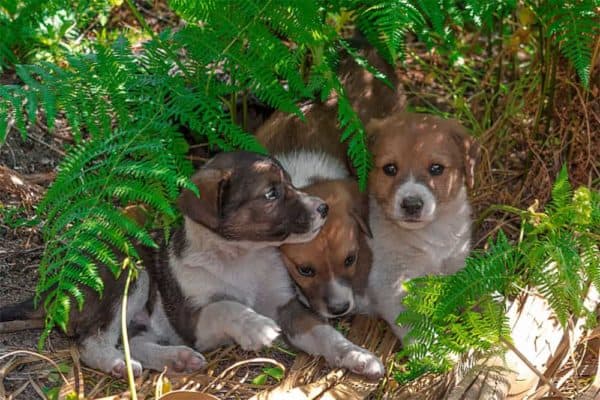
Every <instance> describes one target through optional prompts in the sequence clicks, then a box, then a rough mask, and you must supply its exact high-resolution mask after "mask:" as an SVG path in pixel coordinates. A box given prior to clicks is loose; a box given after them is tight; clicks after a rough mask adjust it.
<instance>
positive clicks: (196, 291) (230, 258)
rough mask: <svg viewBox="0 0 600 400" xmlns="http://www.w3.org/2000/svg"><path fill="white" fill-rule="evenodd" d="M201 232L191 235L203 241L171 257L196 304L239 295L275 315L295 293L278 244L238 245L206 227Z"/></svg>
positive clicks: (177, 275)
mask: <svg viewBox="0 0 600 400" xmlns="http://www.w3.org/2000/svg"><path fill="white" fill-rule="evenodd" d="M191 230H192V231H193V230H194V229H193V228H192V229H191ZM188 233H190V230H189V229H188ZM199 233H200V232H195V235H194V236H192V235H190V236H192V237H195V238H196V239H198V240H202V241H203V242H202V243H201V244H200V243H198V242H197V241H193V242H191V243H190V245H189V247H188V249H187V250H186V251H185V252H184V255H183V256H182V257H181V258H177V257H171V268H172V269H173V272H174V275H175V279H176V280H177V282H178V283H179V286H180V287H181V290H182V292H183V295H184V297H185V298H186V301H188V302H189V304H190V305H192V306H193V307H201V306H203V305H206V304H207V303H208V302H212V301H215V300H218V299H235V300H236V301H238V302H240V303H242V304H245V305H247V306H249V307H251V308H253V309H255V310H256V311H257V312H259V313H261V314H263V315H266V316H269V317H272V316H274V315H275V314H276V312H277V308H278V307H279V306H281V305H283V304H285V303H287V302H288V301H289V300H290V299H291V298H292V297H293V296H294V292H293V287H292V285H291V283H290V278H289V276H288V274H287V270H286V268H285V265H284V264H283V261H282V260H281V256H280V255H279V252H278V250H277V249H276V248H275V247H272V246H269V247H262V248H258V249H255V248H254V247H255V246H256V245H254V246H253V245H252V244H247V243H242V244H237V245H234V244H230V243H227V242H224V241H223V240H214V237H213V234H211V233H208V232H206V231H204V232H202V233H201V234H199ZM190 236H188V237H190ZM194 242H196V243H194Z"/></svg>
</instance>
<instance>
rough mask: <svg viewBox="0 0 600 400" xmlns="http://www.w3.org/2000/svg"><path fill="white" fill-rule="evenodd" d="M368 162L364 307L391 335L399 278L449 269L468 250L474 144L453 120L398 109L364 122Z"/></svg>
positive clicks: (397, 308)
mask: <svg viewBox="0 0 600 400" xmlns="http://www.w3.org/2000/svg"><path fill="white" fill-rule="evenodd" d="M367 133H368V134H369V135H370V142H371V144H370V148H371V151H372V153H373V157H374V162H375V166H374V167H373V170H372V171H371V173H370V176H369V194H370V196H371V201H370V222H371V228H372V229H373V239H372V240H369V245H370V246H371V249H372V251H373V265H372V268H371V273H370V275H369V286H368V289H367V296H365V297H364V298H363V299H361V302H360V303H361V306H360V308H362V309H363V310H364V311H367V312H371V313H375V314H379V315H380V316H382V317H383V318H384V319H385V320H386V321H387V322H388V323H389V324H390V326H391V327H392V328H393V329H394V331H395V333H396V334H397V336H398V337H402V336H403V331H402V330H401V329H400V328H398V327H397V326H396V324H395V320H396V317H397V316H398V314H399V313H400V311H402V307H401V299H402V297H403V296H404V294H405V293H404V290H403V287H402V283H403V282H405V281H406V280H408V279H412V278H415V277H417V276H423V275H428V274H447V273H453V272H456V271H457V270H458V269H459V268H461V267H462V266H463V264H464V260H465V257H466V256H467V255H468V253H469V251H470V241H471V207H470V205H469V202H468V199H467V187H469V188H472V187H473V184H474V173H475V165H476V163H477V161H478V158H479V146H478V144H477V143H476V142H475V141H474V139H473V138H472V137H471V136H470V135H469V134H468V133H467V131H466V130H465V128H463V127H462V126H461V125H460V124H459V123H458V122H456V121H452V120H445V119H442V118H438V117H434V116H430V115H420V114H412V113H403V114H398V115H392V116H390V117H387V118H384V119H381V120H373V121H371V123H369V124H368V126H367Z"/></svg>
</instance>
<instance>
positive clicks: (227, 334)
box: [194, 300, 280, 351]
mask: <svg viewBox="0 0 600 400" xmlns="http://www.w3.org/2000/svg"><path fill="white" fill-rule="evenodd" d="M195 333H196V343H195V346H194V347H195V348H196V349H199V350H201V351H202V350H207V349H212V348H215V347H217V346H219V345H222V344H224V343H227V342H228V341H229V340H230V339H233V340H234V341H235V342H236V343H238V344H239V345H240V346H241V347H242V348H243V349H244V350H259V349H261V348H263V347H265V346H270V345H271V343H273V341H274V340H275V339H276V338H277V337H278V336H279V333H280V329H279V326H278V325H277V324H276V323H275V321H273V320H272V319H271V318H268V317H265V316H263V315H260V314H258V313H257V312H256V311H254V310H253V309H251V308H250V307H248V306H245V305H243V304H241V303H238V302H237V301H232V300H222V301H217V302H214V303H210V304H208V305H206V306H204V307H203V308H202V309H201V310H200V311H199V315H198V320H197V323H196V330H195Z"/></svg>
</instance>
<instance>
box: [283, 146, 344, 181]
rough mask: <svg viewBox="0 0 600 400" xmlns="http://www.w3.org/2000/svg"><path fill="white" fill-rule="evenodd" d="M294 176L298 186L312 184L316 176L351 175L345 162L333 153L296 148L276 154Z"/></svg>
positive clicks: (328, 177)
mask: <svg viewBox="0 0 600 400" xmlns="http://www.w3.org/2000/svg"><path fill="white" fill-rule="evenodd" d="M274 157H275V158H276V159H277V160H278V161H279V162H280V163H281V165H282V166H283V168H284V169H285V170H286V171H287V172H288V173H289V174H290V176H291V177H292V184H293V185H294V186H296V187H298V188H302V187H305V186H308V185H310V184H311V183H313V182H312V180H313V179H314V178H316V177H318V178H323V179H344V178H347V177H348V176H349V174H348V170H347V169H346V167H345V166H344V165H343V163H342V162H341V161H340V160H338V159H337V158H335V157H332V156H331V155H329V154H327V153H324V152H321V151H312V150H294V151H292V152H289V153H286V154H276V155H275V156H274Z"/></svg>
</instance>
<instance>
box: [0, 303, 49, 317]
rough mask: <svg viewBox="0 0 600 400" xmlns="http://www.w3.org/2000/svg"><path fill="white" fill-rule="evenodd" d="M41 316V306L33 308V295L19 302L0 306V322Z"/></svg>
mask: <svg viewBox="0 0 600 400" xmlns="http://www.w3.org/2000/svg"><path fill="white" fill-rule="evenodd" d="M43 318H44V311H43V308H42V307H38V308H37V310H36V309H35V308H34V304H33V297H32V298H29V299H27V300H25V301H22V302H20V303H16V304H9V305H7V306H4V307H0V322H6V321H16V320H28V319H38V320H40V319H43Z"/></svg>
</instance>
